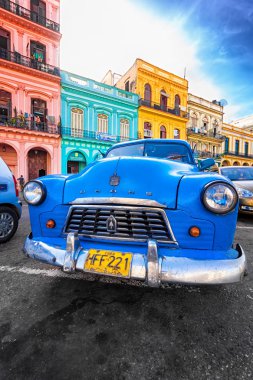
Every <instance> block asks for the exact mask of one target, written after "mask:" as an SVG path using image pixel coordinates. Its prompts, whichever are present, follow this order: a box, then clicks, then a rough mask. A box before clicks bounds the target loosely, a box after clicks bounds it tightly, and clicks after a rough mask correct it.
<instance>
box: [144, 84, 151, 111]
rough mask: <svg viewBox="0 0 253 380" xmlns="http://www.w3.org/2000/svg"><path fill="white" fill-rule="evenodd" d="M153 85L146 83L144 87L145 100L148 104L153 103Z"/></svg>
mask: <svg viewBox="0 0 253 380" xmlns="http://www.w3.org/2000/svg"><path fill="white" fill-rule="evenodd" d="M151 95H152V94H151V86H150V84H148V83H146V84H145V87H144V101H145V104H146V105H149V106H150V105H151Z"/></svg>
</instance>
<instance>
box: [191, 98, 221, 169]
mask: <svg viewBox="0 0 253 380" xmlns="http://www.w3.org/2000/svg"><path fill="white" fill-rule="evenodd" d="M188 114H189V121H188V123H187V140H188V142H189V143H190V145H191V147H192V149H193V150H194V151H195V155H196V157H198V158H200V159H202V158H203V159H204V158H208V157H212V158H214V159H215V161H216V163H217V164H218V165H220V163H221V154H222V153H223V142H224V140H225V137H224V136H223V135H222V133H221V131H222V122H223V106H222V104H221V103H220V102H218V101H216V100H213V101H209V100H206V99H203V98H200V97H199V96H196V95H192V94H188Z"/></svg>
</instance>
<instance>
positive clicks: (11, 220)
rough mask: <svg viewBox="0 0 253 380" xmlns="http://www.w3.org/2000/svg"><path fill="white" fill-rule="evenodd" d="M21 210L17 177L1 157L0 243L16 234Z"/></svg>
mask: <svg viewBox="0 0 253 380" xmlns="http://www.w3.org/2000/svg"><path fill="white" fill-rule="evenodd" d="M21 212H22V203H21V201H20V200H19V198H18V186H17V181H16V178H15V177H14V175H13V174H12V172H11V171H10V169H9V168H8V166H7V165H6V163H5V162H4V160H3V159H2V158H1V157H0V243H5V242H7V241H8V240H10V239H11V238H12V236H13V235H14V234H15V232H16V230H17V228H18V221H19V219H20V217H21Z"/></svg>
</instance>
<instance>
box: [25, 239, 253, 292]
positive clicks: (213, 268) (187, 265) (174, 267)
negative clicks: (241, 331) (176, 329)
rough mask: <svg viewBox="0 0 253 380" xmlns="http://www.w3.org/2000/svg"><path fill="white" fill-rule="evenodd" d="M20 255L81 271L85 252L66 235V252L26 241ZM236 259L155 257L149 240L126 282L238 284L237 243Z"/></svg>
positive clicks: (241, 260) (242, 260)
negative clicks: (145, 250)
mask: <svg viewBox="0 0 253 380" xmlns="http://www.w3.org/2000/svg"><path fill="white" fill-rule="evenodd" d="M23 250H24V253H25V254H26V255H27V256H28V257H31V258H34V259H37V260H40V261H42V262H46V263H48V264H51V265H56V266H59V267H61V268H62V269H63V271H64V272H67V273H73V272H75V271H84V264H85V261H86V258H87V255H88V249H85V248H83V247H82V246H81V245H80V242H79V239H78V237H77V235H76V234H74V233H69V234H68V235H67V243H66V249H62V248H59V247H57V246H52V245H48V244H46V243H44V242H41V241H36V240H33V239H30V238H29V237H27V238H26V241H25V244H24V249H23ZM236 250H237V251H238V258H237V259H226V260H194V259H190V258H185V257H172V256H162V257H159V256H158V251H157V243H156V241H155V240H149V241H148V246H147V254H146V255H144V254H138V253H134V254H133V260H132V266H131V272H130V279H136V280H143V281H146V282H147V284H148V285H149V286H152V287H158V286H159V285H160V284H161V283H181V284H195V285H200V284H206V285H208V284H211V285H214V284H227V283H233V282H239V281H241V280H242V279H243V277H244V276H245V274H246V270H247V264H246V257H245V254H244V251H243V249H242V247H241V246H240V245H239V244H237V246H236Z"/></svg>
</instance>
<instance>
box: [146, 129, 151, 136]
mask: <svg viewBox="0 0 253 380" xmlns="http://www.w3.org/2000/svg"><path fill="white" fill-rule="evenodd" d="M144 137H152V131H151V130H150V129H144Z"/></svg>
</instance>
